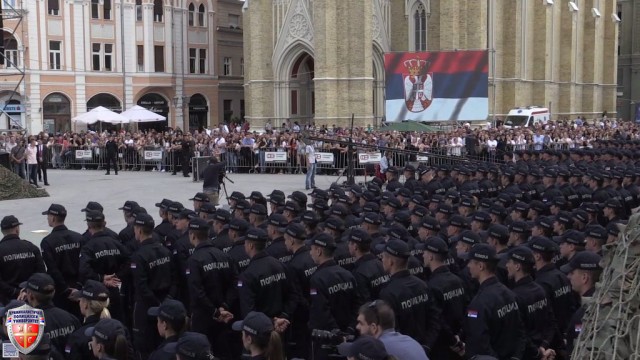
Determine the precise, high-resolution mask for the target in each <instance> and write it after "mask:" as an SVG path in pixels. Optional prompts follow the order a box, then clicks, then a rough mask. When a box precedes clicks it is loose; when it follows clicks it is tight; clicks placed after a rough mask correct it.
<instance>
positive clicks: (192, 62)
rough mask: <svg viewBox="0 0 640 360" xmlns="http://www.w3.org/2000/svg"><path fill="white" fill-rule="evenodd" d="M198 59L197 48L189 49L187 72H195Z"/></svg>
mask: <svg viewBox="0 0 640 360" xmlns="http://www.w3.org/2000/svg"><path fill="white" fill-rule="evenodd" d="M197 61H198V49H189V73H190V74H195V73H196V62H197Z"/></svg>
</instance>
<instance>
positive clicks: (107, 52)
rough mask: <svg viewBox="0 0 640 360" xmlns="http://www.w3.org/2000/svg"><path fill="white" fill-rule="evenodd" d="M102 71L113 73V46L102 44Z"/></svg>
mask: <svg viewBox="0 0 640 360" xmlns="http://www.w3.org/2000/svg"><path fill="white" fill-rule="evenodd" d="M104 71H113V44H104Z"/></svg>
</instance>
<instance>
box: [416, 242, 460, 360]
mask: <svg viewBox="0 0 640 360" xmlns="http://www.w3.org/2000/svg"><path fill="white" fill-rule="evenodd" d="M418 248H419V249H421V250H423V251H424V252H423V253H422V257H423V260H424V264H425V266H426V267H427V268H429V270H430V274H429V277H428V280H427V285H428V286H429V289H430V290H431V293H432V294H433V297H434V299H435V301H436V302H437V304H438V307H439V308H440V309H442V329H441V330H440V334H439V335H440V336H439V337H438V341H436V343H435V345H434V348H432V349H431V353H430V354H429V358H430V359H434V360H439V359H442V360H447V359H459V358H460V357H459V356H458V354H457V353H455V352H454V351H452V350H451V348H452V347H454V348H455V347H460V345H461V342H460V335H461V332H462V326H463V324H464V315H465V313H464V311H465V307H466V306H467V304H468V302H469V298H468V295H467V293H466V291H465V284H464V282H463V281H462V279H460V278H459V277H458V276H456V275H455V274H453V273H452V272H451V271H450V270H449V266H447V265H446V261H447V259H448V258H449V246H448V245H447V243H446V242H445V241H444V240H443V239H442V238H440V237H436V236H432V237H429V238H427V239H426V241H425V242H424V243H423V244H419V245H418Z"/></svg>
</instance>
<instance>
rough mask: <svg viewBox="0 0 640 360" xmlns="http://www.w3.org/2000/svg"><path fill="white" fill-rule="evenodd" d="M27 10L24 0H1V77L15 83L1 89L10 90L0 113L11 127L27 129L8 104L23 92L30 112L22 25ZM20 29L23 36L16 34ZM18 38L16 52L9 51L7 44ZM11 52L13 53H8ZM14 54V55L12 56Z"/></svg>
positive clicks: (25, 104)
mask: <svg viewBox="0 0 640 360" xmlns="http://www.w3.org/2000/svg"><path fill="white" fill-rule="evenodd" d="M25 15H26V11H25V10H24V9H23V7H22V1H19V0H0V32H1V33H0V67H1V68H2V70H0V77H3V78H5V79H6V78H7V77H9V78H13V79H15V80H13V81H15V84H14V83H13V81H11V85H9V87H8V88H5V87H4V86H2V87H1V88H0V91H10V95H9V98H8V99H7V101H5V103H4V105H3V106H0V115H3V114H4V115H5V116H6V117H7V119H8V121H9V128H17V129H19V130H25V129H26V126H25V125H26V124H22V123H21V122H15V121H14V120H13V118H12V117H11V116H9V114H8V113H7V106H8V105H10V102H11V100H13V99H14V97H15V96H16V95H17V94H22V96H23V98H24V106H25V114H28V111H27V110H28V108H27V106H28V103H29V102H28V99H27V96H26V82H25V74H26V60H27V59H26V57H25V56H24V54H25V46H24V41H25V39H26V37H25V36H24V35H25V34H24V32H25V27H24V26H21V25H22V22H23V20H24V16H25ZM18 29H21V32H22V35H23V36H20V37H18V36H16V32H17V31H18ZM12 38H13V39H15V40H16V45H17V46H16V49H15V52H7V49H6V45H7V43H8V41H10V40H11V39H12ZM18 38H20V39H22V44H21V45H19V46H18V42H17V39H18ZM8 54H11V55H8ZM12 55H13V56H12Z"/></svg>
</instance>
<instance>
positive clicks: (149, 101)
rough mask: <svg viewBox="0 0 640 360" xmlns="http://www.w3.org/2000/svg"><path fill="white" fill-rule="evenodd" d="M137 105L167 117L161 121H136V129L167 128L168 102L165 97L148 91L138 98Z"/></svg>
mask: <svg viewBox="0 0 640 360" xmlns="http://www.w3.org/2000/svg"><path fill="white" fill-rule="evenodd" d="M138 105H140V106H142V107H143V108H145V109H147V110H149V111H153V112H154V113H156V114H160V115H162V116H164V117H166V118H167V120H163V121H153V122H143V123H138V129H140V130H151V129H154V130H156V131H164V130H166V128H167V124H168V120H169V103H168V102H167V99H165V98H164V97H163V96H162V95H160V94H157V93H148V94H145V95H143V96H142V97H141V98H140V100H138Z"/></svg>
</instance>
